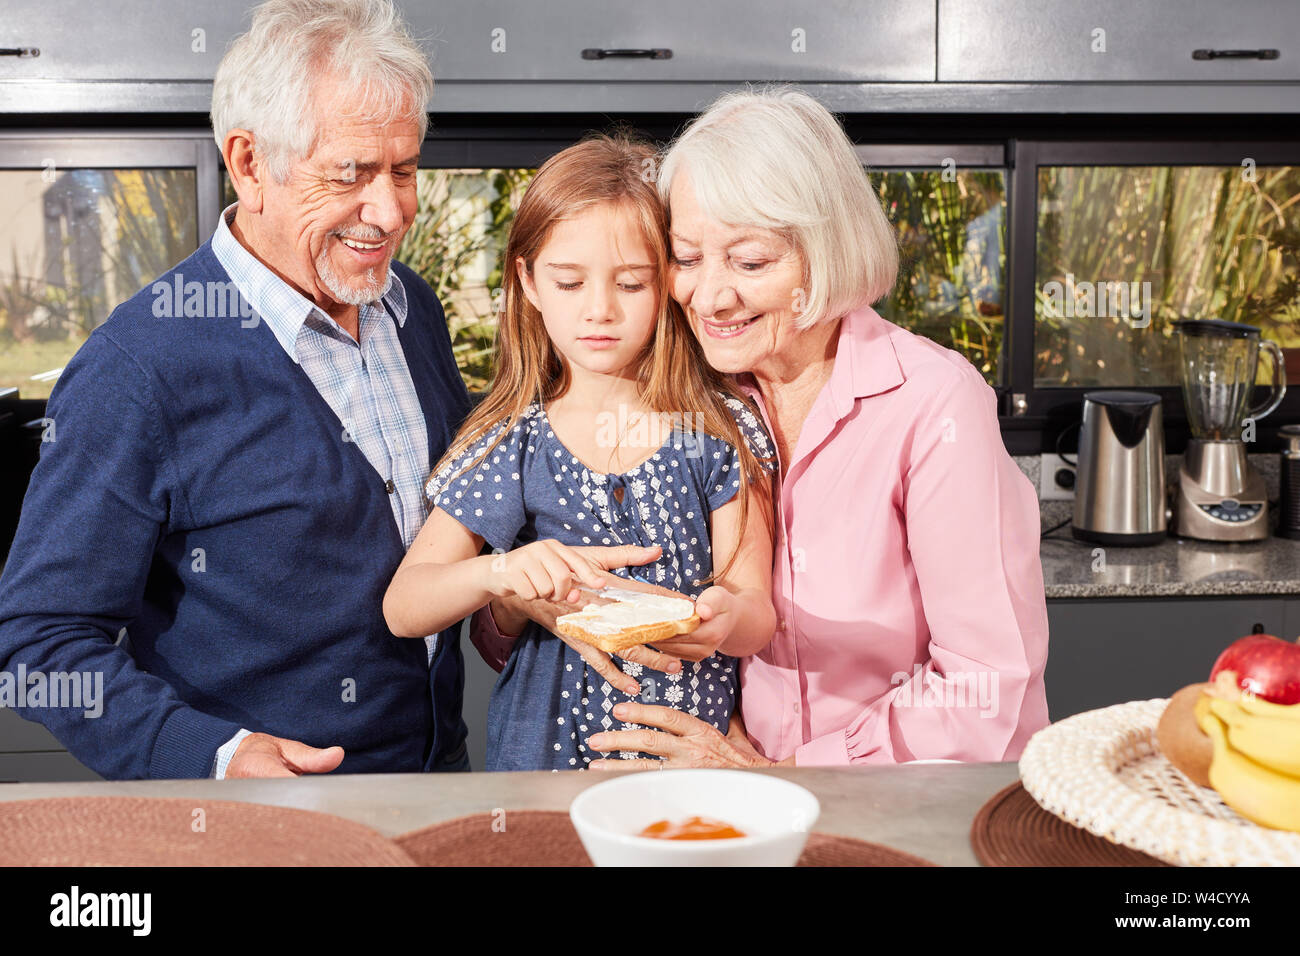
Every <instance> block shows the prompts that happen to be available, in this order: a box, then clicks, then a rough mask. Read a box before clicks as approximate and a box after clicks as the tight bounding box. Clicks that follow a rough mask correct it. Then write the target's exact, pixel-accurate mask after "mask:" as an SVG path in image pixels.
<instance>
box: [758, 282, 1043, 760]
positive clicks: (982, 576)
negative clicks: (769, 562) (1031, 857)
mask: <svg viewBox="0 0 1300 956" xmlns="http://www.w3.org/2000/svg"><path fill="white" fill-rule="evenodd" d="M838 343H839V344H838V349H837V351H836V354H835V364H834V367H833V368H832V371H831V377H830V380H829V381H828V382H827V384H826V385H825V387H823V389H822V391H821V393H820V394H819V395H818V396H817V399H816V400H815V401H814V403H813V407H812V409H811V411H810V412H809V415H808V418H807V420H806V421H805V422H804V425H803V428H802V430H801V431H800V434H799V439H798V443H797V445H796V448H795V451H794V455H793V460H792V461H791V462H789V467H788V469H787V470H785V477H784V479H783V481H782V487H781V502H780V510H779V520H778V531H777V534H778V541H777V546H776V554H775V562H774V563H775V567H774V568H773V576H772V601H773V605H774V606H775V608H776V612H777V631H776V636H775V638H774V639H773V641H772V643H771V644H770V645H769V646H768V647H767V649H766V650H764V651H762V652H761V653H759V654H757V655H755V656H754V657H751V658H747V659H745V660H743V661H742V662H741V671H740V676H741V712H742V715H743V717H744V720H745V729H746V730H747V731H748V733H749V737H750V740H751V742H752V743H753V744H754V746H755V747H756V748H757V749H758V750H759V751H760V752H761V753H763V754H764V755H765V756H766V757H768V758H769V759H772V760H783V759H785V758H787V757H789V756H790V755H791V754H794V757H795V763H796V764H797V765H804V764H851V763H852V764H873V763H901V762H903V761H906V760H921V759H936V758H946V759H951V760H963V761H997V760H1015V759H1016V758H1018V757H1019V756H1020V752H1021V750H1022V749H1023V748H1024V745H1025V742H1026V740H1028V739H1029V737H1030V735H1031V734H1033V733H1034V732H1035V731H1037V730H1039V729H1040V728H1042V727H1045V726H1046V725H1047V723H1048V719H1047V696H1046V691H1045V689H1044V686H1043V668H1044V666H1045V664H1046V662H1047V605H1046V600H1045V598H1044V594H1043V575H1042V569H1041V567H1040V565H1039V562H1038V542H1039V517H1038V499H1037V495H1036V494H1035V492H1034V488H1033V485H1032V484H1031V483H1030V481H1029V479H1028V478H1026V477H1025V475H1024V474H1023V473H1022V472H1021V471H1020V469H1019V468H1018V467H1017V466H1016V464H1015V462H1013V461H1012V460H1011V457H1010V456H1009V455H1008V454H1007V451H1006V447H1005V446H1004V445H1003V443H1002V436H1001V434H1000V432H999V429H998V420H997V412H996V406H995V397H994V394H993V390H992V389H991V388H989V386H988V385H987V384H986V383H985V382H984V380H983V378H981V377H980V374H979V373H978V372H977V371H976V370H975V368H974V367H973V366H972V365H971V364H970V363H969V362H967V361H966V360H965V359H964V358H962V357H961V356H960V355H958V354H957V353H956V352H954V351H951V350H949V349H945V348H943V347H942V346H939V345H937V344H935V343H934V342H931V341H930V340H929V339H925V338H922V337H921V336H918V335H913V334H912V333H910V332H908V331H906V330H904V329H901V328H899V327H898V326H896V325H894V324H893V323H891V322H887V321H885V320H884V319H882V318H881V317H880V316H879V315H877V314H876V312H875V311H874V310H873V309H870V308H863V309H860V310H858V311H855V312H852V313H850V314H849V315H847V316H846V317H845V318H844V320H843V321H842V322H841V324H840V330H839V340H838ZM741 385H742V388H744V390H745V392H746V393H747V394H749V395H750V396H751V397H753V399H754V400H755V402H756V403H757V405H758V406H759V408H760V410H761V411H762V413H763V418H764V421H765V422H766V423H767V425H768V429H769V431H770V430H771V420H770V418H769V417H768V413H767V408H766V406H765V405H764V404H763V397H762V395H761V394H760V393H759V391H758V389H757V388H756V387H754V385H753V384H752V379H751V378H750V376H748V375H746V376H742V382H741Z"/></svg>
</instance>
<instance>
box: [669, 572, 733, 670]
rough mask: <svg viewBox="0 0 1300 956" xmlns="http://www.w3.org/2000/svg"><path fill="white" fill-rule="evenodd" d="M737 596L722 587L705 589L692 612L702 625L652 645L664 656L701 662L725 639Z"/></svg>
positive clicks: (730, 628)
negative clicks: (688, 632) (698, 617)
mask: <svg viewBox="0 0 1300 956" xmlns="http://www.w3.org/2000/svg"><path fill="white" fill-rule="evenodd" d="M735 612H736V596H735V595H734V594H732V593H731V592H730V591H728V590H727V589H726V588H724V587H719V586H717V585H714V586H713V587H710V588H707V589H706V590H705V591H704V592H703V593H702V594H701V595H700V596H699V598H698V599H697V600H696V602H695V613H696V614H698V615H699V616H700V621H701V622H702V623H701V624H700V626H699V627H697V628H696V629H695V630H694V631H692V632H691V633H690V634H681V635H678V636H677V637H671V638H669V639H668V640H666V641H657V642H655V645H654V646H655V647H656V648H658V649H659V650H661V651H663V652H664V653H665V654H671V655H673V656H674V657H680V658H681V659H682V660H685V661H702V660H704V659H705V658H706V657H708V656H710V655H711V654H713V653H714V652H715V651H717V650H718V648H720V647H721V646H722V645H723V644H725V643H726V642H727V640H728V638H730V637H731V630H732V627H733V625H734V624H735V621H736V613H735Z"/></svg>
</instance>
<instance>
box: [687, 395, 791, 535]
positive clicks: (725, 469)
mask: <svg viewBox="0 0 1300 956" xmlns="http://www.w3.org/2000/svg"><path fill="white" fill-rule="evenodd" d="M722 399H723V401H724V402H725V403H726V406H727V408H728V410H729V411H730V412H731V414H732V417H734V418H735V420H736V425H737V426H739V428H740V434H741V437H742V438H744V440H745V443H746V444H748V445H749V448H750V451H752V452H753V453H754V455H755V456H756V457H757V458H758V460H759V463H760V464H761V465H762V466H763V469H764V470H765V471H767V472H769V473H771V472H773V471H775V470H776V455H774V454H773V452H772V447H773V446H772V439H771V438H770V437H768V434H767V429H766V428H764V427H763V423H762V422H761V421H759V420H758V416H757V415H755V414H754V413H753V411H751V410H750V408H749V406H747V405H746V404H745V403H744V402H742V401H740V399H738V398H735V397H733V396H730V395H724V396H722ZM702 445H703V452H704V454H705V455H706V456H707V457H708V461H707V462H706V463H705V464H706V465H707V468H706V474H707V476H708V498H709V510H710V511H717V510H718V509H719V508H721V507H722V506H723V505H725V504H726V503H727V502H728V501H730V500H731V499H732V498H734V497H736V493H737V492H738V491H739V490H740V470H741V467H742V461H741V457H740V452H739V451H737V449H736V448H735V446H733V445H731V444H730V443H728V442H725V441H721V440H718V439H712V440H710V439H709V438H707V437H706V438H705V439H704V441H703V443H702Z"/></svg>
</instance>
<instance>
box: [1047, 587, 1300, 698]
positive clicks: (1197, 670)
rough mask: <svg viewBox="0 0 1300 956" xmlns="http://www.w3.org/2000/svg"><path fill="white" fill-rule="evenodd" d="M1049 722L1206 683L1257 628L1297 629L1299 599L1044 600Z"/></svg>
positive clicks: (1289, 634) (1285, 632)
mask: <svg viewBox="0 0 1300 956" xmlns="http://www.w3.org/2000/svg"><path fill="white" fill-rule="evenodd" d="M1047 616H1048V620H1049V626H1050V631H1049V634H1050V638H1049V644H1048V656H1047V675H1046V682H1047V709H1048V714H1049V716H1050V717H1051V719H1052V721H1053V722H1055V721H1058V720H1060V719H1062V718H1063V717H1068V716H1070V715H1071V714H1077V713H1081V712H1083V711H1085V710H1093V709H1095V708H1098V707H1107V706H1109V705H1111V704H1119V703H1123V702H1124V701H1130V700H1149V699H1151V698H1153V697H1168V696H1169V695H1170V694H1172V693H1173V692H1174V691H1176V690H1178V689H1179V688H1180V687H1186V686H1187V685H1188V684H1195V683H1197V682H1199V681H1203V680H1205V679H1206V678H1207V677H1209V675H1210V668H1211V667H1212V666H1213V665H1214V661H1215V658H1217V657H1218V656H1219V654H1220V652H1221V651H1222V650H1223V649H1224V648H1225V647H1227V646H1228V645H1229V644H1231V643H1232V642H1233V641H1235V640H1236V639H1237V638H1239V637H1244V636H1245V635H1247V634H1250V633H1251V632H1252V631H1253V630H1255V629H1256V628H1259V629H1262V630H1263V631H1264V632H1265V633H1268V634H1273V635H1276V636H1278V637H1284V638H1288V639H1289V638H1293V637H1295V635H1296V632H1297V631H1300V598H1295V597H1290V598H1284V597H1282V596H1277V597H1274V596H1267V595H1266V596H1255V597H1242V598H1182V597H1180V598H1150V599H1142V598H1117V599H1114V600H1102V599H1097V598H1084V599H1079V600H1055V601H1048V602H1047Z"/></svg>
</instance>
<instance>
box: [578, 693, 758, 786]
mask: <svg viewBox="0 0 1300 956" xmlns="http://www.w3.org/2000/svg"><path fill="white" fill-rule="evenodd" d="M614 716H615V717H616V718H618V719H619V720H625V721H628V722H629V723H635V724H646V725H647V726H649V727H657V728H659V729H658V730H606V731H603V732H601V733H598V734H593V735H592V736H590V737H588V738H587V740H586V744H587V746H588V747H590V748H591V749H592V750H596V751H599V752H601V753H610V752H612V751H615V750H629V751H639V752H641V753H647V754H655V755H656V756H659V757H663V758H664V759H663V760H645V759H638V760H623V759H621V758H613V759H605V760H593V761H592V762H591V769H593V770H621V769H623V768H626V767H635V768H640V769H650V768H658V769H665V768H670V767H672V768H675V767H746V768H753V767H775V766H776V765H777V764H776V763H775V762H774V761H772V760H768V759H767V758H766V757H764V756H763V755H762V754H760V753H759V752H758V751H757V750H755V749H754V748H753V746H752V745H751V744H750V743H749V740H748V739H747V738H746V737H745V736H744V732H743V730H741V732H740V733H737V734H735V735H734V736H733V735H732V734H730V733H728V734H727V735H726V736H723V735H722V734H721V733H719V732H718V729H717V728H716V727H714V726H713V725H712V724H706V723H705V722H704V721H702V720H700V719H699V718H698V717H692V716H691V715H690V714H684V713H682V712H681V711H680V710H673V709H672V708H671V707H656V706H652V705H649V704H637V703H625V704H616V705H615V707H614ZM734 719H735V718H733V721H734Z"/></svg>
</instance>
